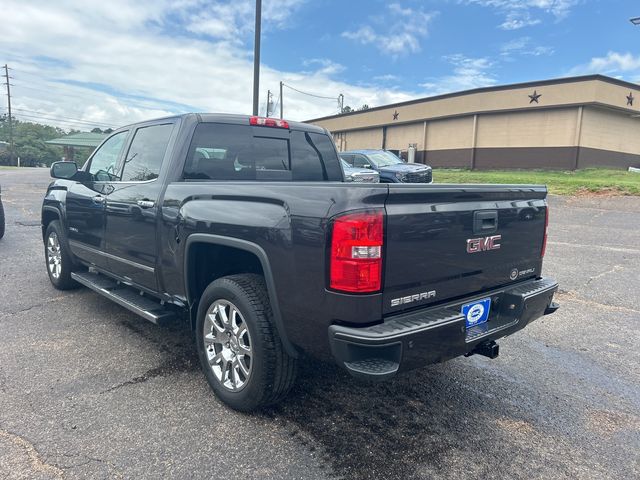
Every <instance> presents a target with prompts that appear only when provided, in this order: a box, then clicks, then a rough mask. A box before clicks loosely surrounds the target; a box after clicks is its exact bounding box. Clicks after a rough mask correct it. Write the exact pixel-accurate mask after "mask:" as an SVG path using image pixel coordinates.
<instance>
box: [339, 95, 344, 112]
mask: <svg viewBox="0 0 640 480" xmlns="http://www.w3.org/2000/svg"><path fill="white" fill-rule="evenodd" d="M338 107H339V108H340V113H342V112H343V111H344V95H343V94H340V95H338Z"/></svg>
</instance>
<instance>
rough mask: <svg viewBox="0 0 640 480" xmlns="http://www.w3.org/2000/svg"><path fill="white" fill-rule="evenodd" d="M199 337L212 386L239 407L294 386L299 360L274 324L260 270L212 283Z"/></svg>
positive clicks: (274, 398) (269, 399)
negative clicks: (289, 350)
mask: <svg viewBox="0 0 640 480" xmlns="http://www.w3.org/2000/svg"><path fill="white" fill-rule="evenodd" d="M196 341H197V344H198V356H199V358H200V363H201V364H202V368H203V370H204V374H205V376H206V378H207V381H208V382H209V385H210V386H211V388H212V390H213V391H214V392H215V394H216V396H217V397H218V398H220V399H221V400H222V401H223V402H224V403H226V404H227V405H229V406H230V407H231V408H233V409H235V410H240V411H244V412H249V411H252V410H255V409H257V408H259V407H262V406H265V405H269V404H273V403H276V402H278V401H279V400H281V399H282V398H283V397H284V396H285V395H286V394H287V393H288V392H289V390H290V389H291V387H292V386H293V382H294V380H295V373H296V362H295V359H293V358H292V357H290V356H289V355H288V354H287V353H286V352H285V350H284V347H283V346H282V341H281V340H280V337H279V335H278V332H277V330H276V328H275V326H274V325H273V315H272V313H271V306H270V304H269V297H268V295H267V289H266V286H265V283H264V279H263V278H262V277H261V276H259V275H254V274H243V275H231V276H228V277H223V278H220V279H218V280H216V281H214V282H212V283H211V284H210V285H209V286H208V287H207V289H206V290H205V291H204V293H203V294H202V298H201V299H200V306H199V308H198V321H197V325H196Z"/></svg>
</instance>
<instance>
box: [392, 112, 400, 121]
mask: <svg viewBox="0 0 640 480" xmlns="http://www.w3.org/2000/svg"><path fill="white" fill-rule="evenodd" d="M398 115H400V114H399V113H398V111H397V110H396V111H395V112H393V119H394V120H397V119H398Z"/></svg>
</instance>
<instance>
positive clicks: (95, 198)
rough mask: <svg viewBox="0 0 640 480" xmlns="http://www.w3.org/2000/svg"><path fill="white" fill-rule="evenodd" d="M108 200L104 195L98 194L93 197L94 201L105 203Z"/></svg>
mask: <svg viewBox="0 0 640 480" xmlns="http://www.w3.org/2000/svg"><path fill="white" fill-rule="evenodd" d="M105 201H106V198H104V197H103V196H102V195H96V196H95V197H93V203H104V202H105Z"/></svg>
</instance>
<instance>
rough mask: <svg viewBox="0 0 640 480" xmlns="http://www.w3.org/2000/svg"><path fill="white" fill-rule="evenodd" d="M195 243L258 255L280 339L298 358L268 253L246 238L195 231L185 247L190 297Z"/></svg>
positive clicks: (185, 276)
mask: <svg viewBox="0 0 640 480" xmlns="http://www.w3.org/2000/svg"><path fill="white" fill-rule="evenodd" d="M194 243H210V244H213V245H220V246H223V247H232V248H237V249H239V250H245V251H247V252H249V253H252V254H254V255H255V256H256V257H258V260H259V261H260V264H261V265H262V271H263V272H264V280H265V283H266V284H267V293H268V294H269V301H270V302H271V311H272V312H273V321H274V322H275V326H276V330H277V331H278V334H279V335H280V339H281V340H282V344H283V346H284V348H285V350H286V352H287V353H288V354H289V355H291V356H292V357H294V358H298V356H299V354H298V351H297V349H296V348H295V347H294V346H293V344H292V343H291V342H290V341H289V338H288V337H287V333H286V330H285V328H284V322H283V321H282V314H281V313H280V305H279V304H278V297H277V295H276V286H275V282H274V280H273V273H272V271H271V265H270V264H269V259H268V257H267V253H266V252H265V251H264V250H263V249H262V247H260V246H259V245H256V244H255V243H252V242H248V241H246V240H241V239H238V238H232V237H223V236H221V235H213V234H207V233H193V234H191V235H189V236H188V237H187V241H186V244H185V248H184V260H183V261H184V266H183V275H184V282H185V292H187V297H189V292H190V287H189V275H187V269H188V261H189V249H190V248H191V245H192V244H194ZM187 300H188V301H189V303H191V299H190V298H187Z"/></svg>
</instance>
